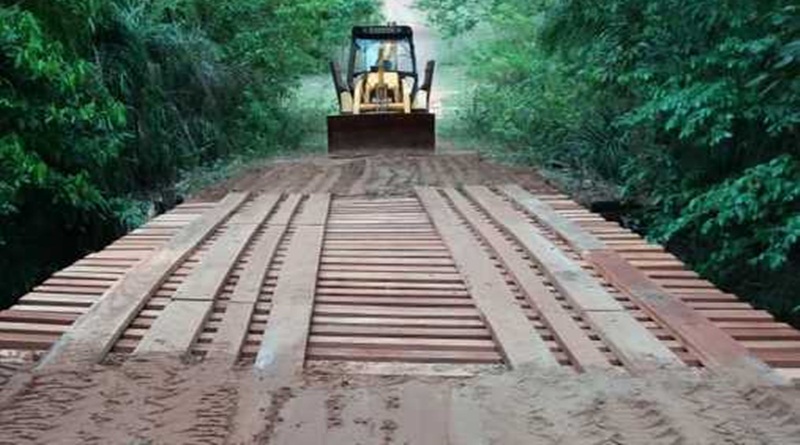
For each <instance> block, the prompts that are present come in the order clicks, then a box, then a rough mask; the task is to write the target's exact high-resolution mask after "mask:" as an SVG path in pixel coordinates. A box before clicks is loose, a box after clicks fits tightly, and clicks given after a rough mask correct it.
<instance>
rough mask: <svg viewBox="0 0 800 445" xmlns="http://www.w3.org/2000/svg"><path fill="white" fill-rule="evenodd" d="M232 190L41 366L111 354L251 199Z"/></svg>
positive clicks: (127, 280)
mask: <svg viewBox="0 0 800 445" xmlns="http://www.w3.org/2000/svg"><path fill="white" fill-rule="evenodd" d="M247 197H248V194H247V193H231V194H228V195H227V196H226V197H225V198H223V199H222V200H221V201H220V202H219V204H218V205H217V206H215V207H214V208H213V209H211V210H208V211H207V212H206V213H204V214H203V215H202V216H200V217H199V218H197V219H196V220H195V221H194V222H192V223H191V224H189V225H188V226H186V228H184V229H183V230H182V231H180V232H178V233H177V234H176V235H175V237H174V238H172V239H171V240H170V241H168V242H167V243H165V244H164V245H163V246H162V247H160V248H159V249H158V250H156V251H155V252H153V253H152V254H151V256H150V257H148V258H147V259H145V260H143V261H142V262H140V263H138V264H136V265H134V266H133V267H132V268H131V270H130V271H129V273H128V274H127V275H125V276H124V277H122V278H121V279H120V280H119V281H118V282H117V283H116V284H114V286H112V287H111V288H110V289H108V290H107V291H106V292H105V294H104V295H103V297H102V298H101V299H100V300H99V301H98V302H97V303H96V304H95V305H94V306H92V308H91V309H90V310H89V311H88V312H87V313H86V314H85V315H84V316H83V317H80V318H79V319H78V320H76V322H75V324H73V326H72V328H71V329H70V330H69V331H68V332H66V333H65V334H64V335H63V336H62V337H61V339H60V340H59V341H58V342H57V343H56V344H55V345H54V346H53V348H51V350H50V352H49V353H48V354H47V355H46V356H45V357H44V358H43V359H42V361H41V362H40V365H39V368H41V369H46V368H51V367H56V366H58V365H68V364H73V365H79V364H88V363H94V362H97V361H99V360H101V359H102V358H103V357H105V355H106V353H107V352H108V351H109V350H110V349H111V347H112V345H113V344H114V342H115V341H116V340H117V338H119V336H120V335H121V334H122V332H123V331H124V330H125V328H126V327H127V326H128V324H130V322H131V320H133V318H134V317H135V316H136V314H138V313H139V311H140V310H141V309H142V308H143V307H144V305H145V304H146V303H147V299H148V298H149V297H150V295H152V294H153V293H154V292H155V291H156V289H158V287H159V285H161V283H162V282H163V281H164V279H165V278H166V277H168V276H169V274H170V272H172V271H173V270H174V269H176V268H177V267H178V266H179V265H180V264H181V262H182V261H183V260H184V259H186V258H187V257H189V255H191V254H192V252H193V251H194V249H195V248H196V247H197V246H198V245H199V244H200V243H201V242H203V240H205V239H206V238H207V237H208V236H209V235H210V234H211V233H212V232H213V231H214V230H215V229H216V228H217V227H219V225H220V224H222V222H223V221H224V220H225V219H226V218H227V217H228V216H229V215H230V214H231V213H233V212H234V211H235V210H236V209H237V208H239V206H241V205H242V203H244V201H245V200H246V199H247Z"/></svg>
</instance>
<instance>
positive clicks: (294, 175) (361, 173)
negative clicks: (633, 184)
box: [191, 152, 554, 201]
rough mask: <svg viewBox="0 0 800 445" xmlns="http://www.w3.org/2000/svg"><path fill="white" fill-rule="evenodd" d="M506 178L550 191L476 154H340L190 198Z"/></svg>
mask: <svg viewBox="0 0 800 445" xmlns="http://www.w3.org/2000/svg"><path fill="white" fill-rule="evenodd" d="M507 182H517V183H520V184H522V185H525V186H527V187H529V188H531V189H533V190H554V189H553V188H552V187H550V186H549V185H548V183H547V182H546V181H545V180H543V179H542V178H541V176H539V175H538V174H536V173H535V172H533V171H531V170H529V169H523V168H513V167H505V166H501V165H498V164H495V163H492V162H488V161H486V160H484V159H482V158H481V157H480V156H479V155H476V154H470V153H462V154H443V155H436V156H427V155H419V154H414V153H397V152H392V153H379V154H364V153H346V154H342V155H340V157H338V158H325V157H309V158H305V159H303V160H298V161H291V160H285V161H278V162H275V163H272V164H270V165H266V166H259V167H257V168H253V169H251V170H247V171H245V172H243V173H242V174H240V175H238V176H235V177H233V178H230V179H228V180H226V181H222V182H220V183H217V184H215V185H213V186H211V187H208V188H206V189H204V190H201V191H199V192H197V193H196V194H194V195H193V196H192V197H191V199H192V200H195V201H209V200H218V199H221V198H222V197H223V196H225V194H226V193H228V192H229V191H234V190H239V191H241V190H248V191H255V192H258V191H271V192H276V191H286V192H304V193H311V192H323V191H324V192H331V193H335V194H338V195H354V196H364V195H366V196H384V195H395V196H396V195H408V194H411V193H413V189H414V186H416V185H442V186H458V185H461V184H497V183H507Z"/></svg>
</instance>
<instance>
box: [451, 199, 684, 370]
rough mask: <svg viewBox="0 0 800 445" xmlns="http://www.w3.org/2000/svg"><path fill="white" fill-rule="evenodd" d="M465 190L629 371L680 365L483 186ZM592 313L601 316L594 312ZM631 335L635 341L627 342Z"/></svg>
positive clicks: (580, 270) (585, 274) (595, 283)
mask: <svg viewBox="0 0 800 445" xmlns="http://www.w3.org/2000/svg"><path fill="white" fill-rule="evenodd" d="M466 191H467V193H468V194H469V195H470V196H471V197H472V198H473V199H474V200H475V202H476V203H477V204H478V205H480V206H481V207H482V208H483V209H484V210H485V211H486V213H487V214H488V215H489V216H490V217H491V218H492V219H493V220H494V221H495V223H497V224H498V225H499V226H501V227H503V228H504V229H505V230H506V231H507V232H508V233H509V234H511V236H512V237H513V238H514V239H515V240H516V241H517V242H518V243H519V244H520V245H521V246H523V247H524V248H525V250H526V251H527V252H528V253H529V254H530V255H531V257H532V258H533V259H534V261H536V262H537V263H539V265H540V266H541V269H542V271H543V272H544V273H545V274H546V275H547V276H548V277H549V278H550V280H551V282H552V283H553V285H554V286H555V287H556V288H557V289H558V290H559V291H560V292H561V294H562V295H564V297H566V298H567V300H568V301H570V302H572V304H573V307H575V309H576V310H578V311H579V312H580V313H581V314H583V315H584V317H585V318H586V319H587V321H589V322H590V323H591V325H592V327H593V328H594V329H595V330H596V331H597V333H598V335H600V337H601V338H602V339H603V341H604V342H605V343H606V344H607V345H608V346H609V347H610V348H611V349H612V350H613V351H614V352H615V353H616V355H617V356H618V357H619V358H620V360H621V361H622V362H623V364H624V365H625V366H626V367H627V368H628V369H629V370H631V371H633V372H648V371H651V370H652V369H654V368H661V367H665V366H669V367H682V366H683V363H682V362H681V361H680V359H679V358H678V357H677V356H675V354H673V353H672V352H671V351H670V350H669V349H668V348H667V347H666V346H664V344H662V343H661V342H660V341H659V340H658V338H656V337H655V336H654V335H653V334H651V333H650V332H649V331H647V329H645V328H644V327H643V326H641V324H639V323H638V322H637V321H636V320H635V319H634V318H633V316H632V315H631V314H630V313H628V312H626V310H625V308H623V307H622V305H620V304H619V303H618V302H617V301H616V300H615V299H614V297H613V295H611V294H610V293H608V291H606V290H605V289H604V288H603V287H602V286H601V285H600V283H599V282H598V281H596V280H595V279H594V278H592V277H591V275H590V274H589V273H588V272H587V271H585V270H584V269H583V268H581V267H580V266H579V265H578V264H576V263H575V262H574V261H572V260H571V259H570V258H569V257H567V256H566V255H565V254H564V253H562V252H561V250H560V249H559V248H558V247H557V246H555V245H554V244H552V243H551V242H550V241H548V240H547V239H546V238H544V237H543V236H542V235H540V234H539V233H538V232H536V231H535V230H533V227H532V226H531V225H530V224H529V223H528V222H527V221H525V219H524V218H523V216H522V215H520V214H519V213H517V212H516V211H515V210H514V209H513V208H511V206H510V205H509V204H507V203H505V202H503V201H502V200H501V199H500V198H499V197H498V196H497V195H495V194H494V193H492V192H491V191H489V189H487V188H485V187H477V186H470V187H466ZM597 313H604V314H603V315H596V316H594V315H595V314H597ZM609 314H613V315H609ZM630 329H632V330H630ZM634 335H635V336H636V337H633V338H635V339H636V342H635V343H633V342H630V341H628V340H627V339H628V338H631V336H634Z"/></svg>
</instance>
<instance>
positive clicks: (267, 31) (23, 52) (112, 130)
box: [0, 0, 377, 304]
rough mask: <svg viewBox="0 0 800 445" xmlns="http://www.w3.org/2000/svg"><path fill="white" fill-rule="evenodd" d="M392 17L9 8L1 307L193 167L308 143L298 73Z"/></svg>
mask: <svg viewBox="0 0 800 445" xmlns="http://www.w3.org/2000/svg"><path fill="white" fill-rule="evenodd" d="M376 11H377V3H376V2H375V1H373V0H144V1H142V0H22V1H20V0H0V287H2V290H0V302H3V303H4V304H9V303H10V302H11V298H12V297H14V296H18V295H19V294H20V293H21V292H22V291H23V290H25V289H27V288H29V287H30V286H31V285H32V284H34V283H35V282H36V281H37V280H39V279H41V277H43V276H44V275H46V274H47V273H49V272H51V271H52V270H53V269H54V268H57V267H62V266H64V265H65V263H66V262H69V261H71V260H74V259H75V258H76V257H78V256H80V255H81V254H83V253H85V252H86V251H87V250H90V249H96V248H98V247H100V246H102V245H103V244H104V243H106V242H108V241H109V240H110V239H112V238H113V237H114V236H116V235H118V234H120V233H121V232H123V231H124V230H127V229H128V228H130V227H132V226H134V225H136V224H137V223H139V222H141V221H142V219H143V217H144V212H145V211H146V209H147V206H146V205H145V203H146V202H147V201H148V199H151V198H152V197H153V195H162V194H165V192H164V190H169V189H170V187H171V186H172V184H174V182H175V181H176V180H177V179H178V177H179V175H180V173H181V172H182V171H184V170H186V169H191V168H193V167H197V166H201V165H204V164H207V163H210V162H212V161H214V160H218V159H220V158H224V157H226V156H228V155H231V154H234V153H241V152H243V151H249V152H258V153H268V152H270V151H274V150H277V149H279V148H282V147H292V146H295V145H296V144H297V142H298V140H299V138H300V137H302V136H303V134H302V132H301V130H300V129H299V127H300V126H298V125H292V123H293V122H294V119H296V116H294V115H293V114H292V111H291V110H290V109H288V108H289V107H286V101H287V100H288V99H289V98H290V95H291V91H292V88H293V86H294V85H295V83H296V81H297V79H298V76H300V75H301V74H304V73H308V72H312V71H315V70H318V69H319V68H320V67H321V66H322V63H323V61H324V59H325V58H326V57H324V56H325V55H327V53H328V52H329V51H331V49H332V48H333V47H334V46H335V45H338V44H340V43H341V42H342V39H344V38H345V37H346V36H347V34H348V33H349V28H350V25H351V24H352V23H355V22H361V21H369V20H371V18H372V17H373V16H374V14H376ZM159 199H161V198H159Z"/></svg>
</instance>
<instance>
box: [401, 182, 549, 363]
mask: <svg viewBox="0 0 800 445" xmlns="http://www.w3.org/2000/svg"><path fill="white" fill-rule="evenodd" d="M416 192H417V196H418V197H419V199H420V201H421V202H422V205H423V207H424V208H425V210H426V212H427V213H428V216H429V217H430V218H431V220H432V221H433V224H434V226H435V227H436V229H437V230H438V231H439V234H440V235H441V236H442V239H443V241H444V242H445V244H447V246H448V248H449V250H450V253H451V254H452V256H453V259H454V261H455V262H456V265H457V266H458V268H459V270H460V271H461V273H462V274H463V276H464V280H465V282H466V285H467V289H468V290H469V291H470V294H471V295H472V298H473V299H474V300H475V303H476V305H477V307H478V309H479V310H480V312H481V314H482V315H483V317H484V319H485V321H486V324H487V326H488V327H489V330H490V331H491V332H492V334H493V335H494V338H495V339H496V340H497V341H498V343H499V345H500V349H501V350H502V352H503V355H504V356H505V358H506V360H507V361H508V364H509V365H511V366H512V367H514V368H517V367H521V366H530V365H534V366H541V367H547V368H556V367H558V366H559V364H558V362H557V361H556V359H555V357H553V355H552V354H551V353H550V350H549V348H548V347H547V344H546V343H545V342H544V340H542V338H541V337H540V336H539V334H538V332H536V330H535V329H534V328H533V326H532V325H531V324H530V322H529V321H528V320H527V319H526V318H525V316H524V315H523V314H522V313H521V312H520V310H519V308H518V306H517V304H516V301H515V297H514V294H513V293H512V292H511V289H509V287H508V286H507V285H506V282H505V279H504V278H503V277H502V276H501V275H500V273H499V271H498V270H497V269H496V268H495V265H494V263H493V262H492V261H491V260H490V259H489V258H488V257H487V256H486V255H483V254H482V253H483V248H482V247H481V246H480V244H478V242H477V240H476V239H475V238H473V236H472V234H471V233H469V231H468V230H467V228H466V227H464V226H463V225H462V224H461V223H460V221H459V220H458V218H457V216H456V215H455V214H454V213H453V211H452V210H450V208H449V207H448V206H447V204H446V202H445V200H444V199H442V197H441V196H440V195H439V194H438V193H437V192H436V191H435V190H434V189H431V188H421V187H419V188H416Z"/></svg>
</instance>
